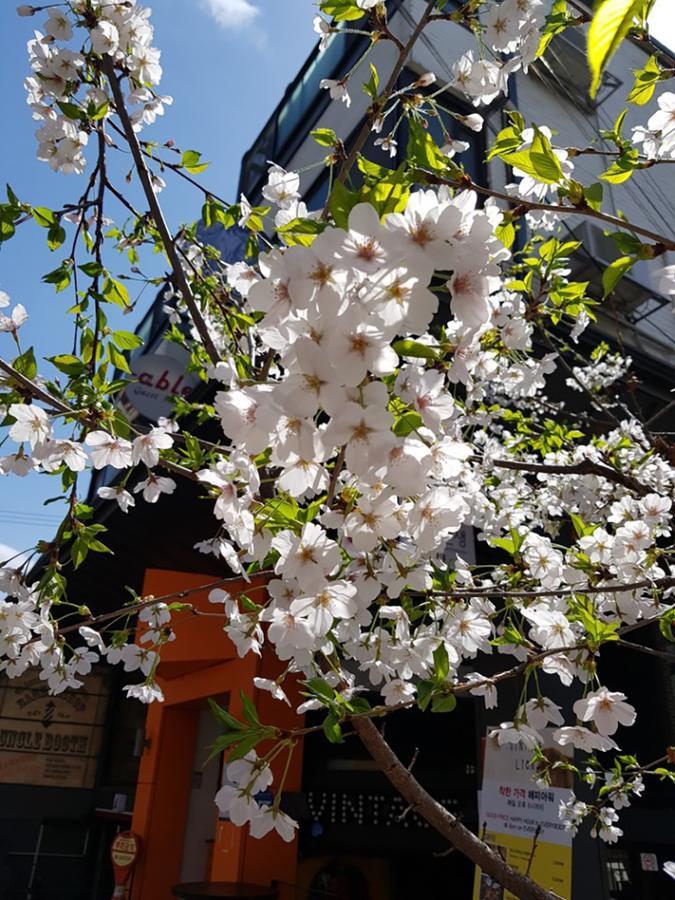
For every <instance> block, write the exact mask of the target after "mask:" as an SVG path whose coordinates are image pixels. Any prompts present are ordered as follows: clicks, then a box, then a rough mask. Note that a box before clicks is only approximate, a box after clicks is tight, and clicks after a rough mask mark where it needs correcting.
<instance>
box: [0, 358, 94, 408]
mask: <svg viewBox="0 0 675 900" xmlns="http://www.w3.org/2000/svg"><path fill="white" fill-rule="evenodd" d="M0 369H1V370H2V371H3V372H6V374H7V375H9V377H10V379H11V380H12V381H14V382H15V383H16V384H17V385H18V387H19V389H20V390H21V391H24V392H26V393H28V394H30V395H31V396H32V397H35V399H36V400H41V401H42V402H43V403H44V404H46V405H47V406H50V407H51V408H52V409H55V410H56V411H57V412H60V413H66V414H67V415H71V416H76V417H77V415H78V413H77V410H74V409H71V408H70V406H68V404H67V403H64V402H63V401H62V400H59V399H58V398H57V397H54V396H52V394H50V393H49V392H48V391H45V390H44V389H43V388H41V387H39V386H38V385H37V384H35V382H33V381H31V380H30V378H26V376H25V375H22V374H21V373H20V372H17V370H16V369H15V368H14V366H12V365H11V364H10V363H8V362H5V360H4V359H0Z"/></svg>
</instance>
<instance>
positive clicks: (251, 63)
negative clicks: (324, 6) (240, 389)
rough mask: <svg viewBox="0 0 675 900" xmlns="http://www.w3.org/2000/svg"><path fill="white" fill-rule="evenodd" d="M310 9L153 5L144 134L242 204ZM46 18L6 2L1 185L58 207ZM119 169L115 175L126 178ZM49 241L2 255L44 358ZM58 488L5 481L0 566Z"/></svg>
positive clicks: (660, 26) (53, 306) (29, 237)
mask: <svg viewBox="0 0 675 900" xmlns="http://www.w3.org/2000/svg"><path fill="white" fill-rule="evenodd" d="M672 3H673V0H657V4H656V7H655V10H654V14H653V15H654V22H653V28H654V33H655V35H656V36H657V37H659V39H660V40H662V41H663V42H664V43H667V44H669V45H670V46H675V24H674V23H673V16H672ZM313 6H314V5H313V3H312V0H155V2H154V3H152V7H153V17H152V20H153V23H154V26H155V43H156V45H157V46H159V47H160V48H161V50H162V64H163V66H164V78H163V80H162V84H161V91H162V92H163V93H167V94H171V95H172V96H173V98H174V105H173V106H172V107H170V108H169V109H168V110H167V114H166V115H165V117H164V119H160V120H158V122H157V123H156V124H155V126H153V127H152V128H151V129H148V130H147V131H146V132H145V136H146V137H147V138H150V137H152V138H153V139H156V140H158V141H165V140H167V139H169V138H172V139H173V140H174V141H175V142H176V144H177V145H178V146H180V147H182V148H184V149H185V148H194V149H197V150H200V151H201V152H202V154H203V158H204V159H206V160H210V161H211V166H210V168H209V169H208V171H207V172H206V173H205V175H204V176H202V179H203V181H204V183H205V184H207V185H208V186H209V187H211V188H212V190H214V191H215V192H216V193H218V194H220V195H221V196H224V197H227V198H230V197H231V198H233V199H234V198H235V191H236V186H237V180H238V175H239V164H240V160H241V156H242V154H243V153H244V151H245V150H247V149H248V147H249V146H250V144H251V143H252V141H253V140H254V139H255V137H256V136H257V134H258V132H259V131H260V129H261V127H262V125H263V124H264V123H265V121H266V119H267V118H268V116H269V114H270V113H271V112H272V110H273V109H274V107H275V106H276V104H277V103H278V101H279V100H280V99H281V96H282V94H283V91H284V88H285V86H286V84H287V83H288V82H289V81H290V80H291V79H292V77H293V76H294V74H295V73H296V72H297V70H298V69H299V67H300V65H301V64H302V62H303V61H304V59H305V57H306V56H307V54H308V53H309V51H310V49H311V48H312V46H313V45H314V38H315V35H314V34H313V32H312V14H313ZM45 17H46V16H45V14H41V15H38V16H36V17H34V18H18V17H17V16H16V13H15V4H14V2H11V0H3V2H2V3H1V4H0V34H1V35H2V53H1V54H0V83H1V84H2V86H3V121H4V122H5V128H8V129H9V128H11V136H10V135H7V134H6V137H5V139H4V140H3V141H2V142H1V144H0V168H1V171H2V176H3V177H2V181H3V182H4V181H9V182H10V183H11V185H12V187H13V189H14V191H15V193H16V194H17V195H18V196H19V197H20V198H21V199H22V200H25V201H27V202H30V203H31V204H33V205H36V206H48V207H52V208H57V207H59V206H61V205H62V204H63V203H64V202H68V201H70V200H73V199H74V198H75V197H77V196H79V194H80V193H81V184H82V181H83V179H82V178H77V177H76V176H70V177H64V176H60V175H55V174H53V173H52V172H51V170H50V169H49V167H48V166H47V165H46V164H44V163H40V162H38V161H37V159H36V158H35V140H34V136H33V132H34V130H35V126H34V123H33V122H32V120H31V118H30V113H29V110H28V107H27V106H26V104H25V95H24V90H23V78H24V77H25V75H26V74H27V71H28V67H27V59H26V49H25V45H26V41H27V40H28V38H29V37H31V34H32V29H33V28H40V26H41V24H42V21H43V20H44V18H45ZM123 172H124V169H123V168H121V167H120V168H118V170H117V172H116V175H117V176H118V180H119V179H120V178H121V177H122V176H123ZM161 200H162V203H163V206H164V208H165V212H166V214H167V218H168V219H169V222H170V224H171V225H172V226H173V227H175V226H176V225H178V224H179V223H180V222H181V221H189V220H192V219H194V218H196V216H197V212H198V203H199V199H198V197H197V195H196V194H195V192H193V191H192V189H189V190H188V189H186V188H185V187H184V186H183V185H182V184H180V183H177V181H170V182H169V188H168V189H167V190H165V191H164V192H163V193H162V195H161ZM44 234H45V233H44V232H43V231H41V229H39V228H38V227H37V226H33V225H32V224H28V225H26V226H23V227H22V228H21V229H19V233H18V235H17V237H15V238H14V239H13V240H12V241H11V242H10V243H8V244H6V245H4V246H3V247H2V250H1V251H0V289H2V290H5V291H7V292H8V293H9V294H10V295H11V297H12V300H13V301H14V302H22V303H23V304H24V305H25V306H26V307H27V309H28V311H29V313H30V315H31V318H30V320H29V322H28V323H27V324H26V326H24V331H23V335H22V337H23V341H24V344H25V346H28V345H30V344H33V345H34V346H35V348H36V353H37V354H38V355H39V356H42V357H44V356H51V355H54V354H57V353H64V352H69V351H70V347H69V344H70V335H71V327H72V326H71V320H70V317H68V316H67V315H66V314H65V312H64V310H65V309H66V308H67V305H69V302H68V301H69V300H70V298H65V297H64V294H59V295H55V294H54V293H53V291H52V290H51V288H48V287H47V286H45V285H42V284H41V283H40V276H41V275H42V274H43V273H45V272H47V271H49V270H50V269H53V268H54V267H55V266H56V265H57V264H58V263H59V262H60V260H61V258H62V257H63V256H64V255H65V254H64V253H62V252H58V251H57V253H54V254H52V253H50V251H49V250H48V249H47V248H46V245H45V243H44ZM148 299H150V298H149V297H148ZM146 308H147V303H144V302H143V301H139V304H138V308H137V310H136V311H135V312H134V313H132V314H131V316H129V317H128V318H127V319H126V320H124V321H120V322H119V323H118V324H117V327H123V328H127V329H129V330H133V327H134V326H135V324H136V322H137V321H138V320H139V318H140V317H141V316H142V314H143V312H144V311H145V309H146ZM10 344H11V340H10V338H9V337H8V336H6V335H0V355H3V356H6V357H11V356H12V355H13V349H14V348H13V347H12V346H10ZM3 452H4V451H3ZM57 487H58V482H56V481H55V480H54V479H51V478H49V477H47V476H31V477H30V478H26V479H19V478H15V477H8V478H1V479H0V561H2V559H3V557H4V556H5V555H6V553H5V552H4V551H3V545H4V546H5V547H11V548H15V549H17V550H22V549H24V548H27V547H30V546H32V545H33V544H34V543H35V541H36V540H37V539H38V538H41V537H42V538H48V537H49V536H50V534H51V532H52V530H53V526H52V525H51V524H50V522H51V521H52V520H53V521H54V522H56V521H57V511H58V507H56V506H48V507H46V508H45V507H43V506H42V504H43V502H44V500H45V499H46V498H47V497H49V496H52V495H54V494H56V493H57V492H58V491H57V490H56V489H57ZM38 517H39V520H38Z"/></svg>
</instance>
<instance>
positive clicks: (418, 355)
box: [392, 338, 438, 360]
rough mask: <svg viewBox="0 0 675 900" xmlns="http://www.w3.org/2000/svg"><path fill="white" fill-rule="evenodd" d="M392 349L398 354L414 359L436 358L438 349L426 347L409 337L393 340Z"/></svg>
mask: <svg viewBox="0 0 675 900" xmlns="http://www.w3.org/2000/svg"><path fill="white" fill-rule="evenodd" d="M392 346H393V348H394V350H395V351H396V352H397V353H398V355H399V356H412V357H414V358H415V359H434V360H436V359H438V351H437V350H435V349H434V348H433V347H428V346H427V345H426V344H422V343H421V342H420V341H413V340H409V339H407V338H406V339H405V340H400V341H394V343H393V345H392Z"/></svg>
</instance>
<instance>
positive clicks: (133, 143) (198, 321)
mask: <svg viewBox="0 0 675 900" xmlns="http://www.w3.org/2000/svg"><path fill="white" fill-rule="evenodd" d="M103 70H104V72H105V74H106V76H107V78H108V81H109V82H110V87H111V89H112V93H113V98H114V101H115V110H116V112H117V115H118V116H119V119H120V122H121V123H122V127H123V128H124V134H125V137H126V140H127V143H128V144H129V149H130V150H131V154H132V156H133V158H134V163H135V164H136V171H137V172H138V177H139V179H140V182H141V186H142V188H143V192H144V193H145V198H146V200H147V202H148V206H149V207H150V213H151V215H152V218H153V221H154V223H155V226H156V228H157V231H158V232H159V234H160V237H161V238H162V243H163V245H164V250H165V252H166V255H167V258H168V260H169V262H170V263H171V269H172V271H173V276H174V278H175V281H176V285H177V286H178V289H179V291H180V293H181V296H182V298H183V301H184V303H185V305H186V306H187V308H188V311H189V313H190V316H191V317H192V321H193V322H194V324H195V328H196V329H197V332H198V333H199V337H200V338H201V341H202V344H203V345H204V349H205V350H206V353H207V354H208V357H209V359H210V360H211V362H212V363H213V364H214V365H217V364H218V363H219V362H220V354H219V353H218V351H217V349H216V345H215V344H214V343H213V339H212V338H211V335H210V333H209V329H208V326H207V325H206V322H205V321H204V318H203V316H202V314H201V311H200V309H199V306H198V304H197V301H196V300H195V298H194V295H193V293H192V290H191V288H190V285H189V283H188V280H187V278H186V277H185V272H184V271H183V267H182V265H181V263H180V259H179V258H178V253H177V252H176V246H175V243H174V239H173V237H172V236H171V233H170V231H169V228H168V226H167V224H166V221H165V219H164V213H163V212H162V208H161V206H160V205H159V201H158V200H157V195H156V194H155V191H154V190H153V186H152V180H151V178H150V173H149V171H148V168H147V166H146V164H145V160H144V158H143V151H142V150H141V147H140V144H139V142H138V138H137V137H136V132H135V131H134V128H133V125H132V124H131V119H130V118H129V113H128V112H127V109H126V106H125V104H124V95H123V94H122V88H121V85H120V82H119V78H118V77H117V73H116V72H115V66H114V63H113V60H112V57H110V56H107V55H106V56H104V57H103Z"/></svg>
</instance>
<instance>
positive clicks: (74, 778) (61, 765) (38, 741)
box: [0, 672, 108, 788]
mask: <svg viewBox="0 0 675 900" xmlns="http://www.w3.org/2000/svg"><path fill="white" fill-rule="evenodd" d="M84 682H85V683H84V686H83V687H82V688H80V689H79V690H77V691H65V692H64V693H62V694H58V695H57V696H55V697H52V696H50V695H49V693H48V689H47V686H46V684H45V682H44V681H40V678H39V676H38V675H37V674H35V673H34V672H26V673H25V674H24V675H22V676H21V677H20V678H14V679H3V680H2V681H1V682H0V784H1V783H3V782H4V783H5V784H33V785H43V786H48V787H73V788H92V787H93V786H94V779H95V775H96V764H97V757H98V753H99V750H100V748H101V737H102V732H103V721H104V717H105V710H106V706H107V702H108V689H107V682H106V680H105V679H104V678H103V676H101V675H90V676H89V677H87V678H85V679H84Z"/></svg>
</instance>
